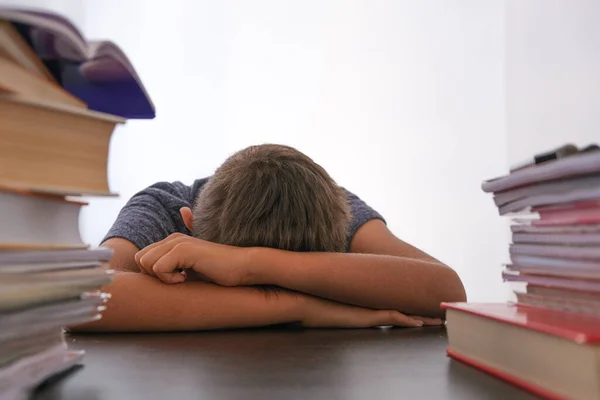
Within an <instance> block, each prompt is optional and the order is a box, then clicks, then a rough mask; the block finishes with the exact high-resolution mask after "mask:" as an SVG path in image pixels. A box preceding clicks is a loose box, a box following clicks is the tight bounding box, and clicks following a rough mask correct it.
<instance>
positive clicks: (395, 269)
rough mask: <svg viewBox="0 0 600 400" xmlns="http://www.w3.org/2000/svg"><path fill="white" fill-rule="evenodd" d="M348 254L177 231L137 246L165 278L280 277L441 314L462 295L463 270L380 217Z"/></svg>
mask: <svg viewBox="0 0 600 400" xmlns="http://www.w3.org/2000/svg"><path fill="white" fill-rule="evenodd" d="M351 251H352V253H350V254H340V253H310V252H307V253H300V252H289V251H282V250H275V249H267V248H239V247H232V246H226V245H222V244H216V243H210V242H206V241H203V240H200V239H195V238H192V237H189V236H186V235H181V234H175V235H171V236H170V237H169V238H167V239H165V240H163V241H161V242H157V243H155V244H153V245H151V246H148V247H147V248H145V249H143V250H142V251H140V252H139V253H137V254H136V256H135V258H136V262H137V264H138V265H139V266H140V267H141V269H142V270H143V271H144V272H145V273H148V274H150V275H154V276H157V277H158V278H159V279H161V280H162V281H164V282H166V283H180V282H183V281H185V280H189V277H188V278H186V277H185V276H184V275H182V274H181V273H180V272H179V269H191V270H193V271H195V272H196V273H197V274H198V275H199V276H200V278H201V279H204V280H207V281H212V282H215V283H217V284H220V285H223V286H246V285H265V284H266V285H276V286H280V287H283V288H287V289H291V290H294V291H298V292H302V293H306V294H309V295H314V296H318V297H321V298H326V299H330V300H333V301H337V302H340V303H346V304H353V305H356V306H361V307H368V308H372V309H380V310H381V309H392V310H397V311H399V312H402V313H407V314H411V315H423V316H431V317H439V316H442V315H443V310H441V309H440V303H441V302H452V301H464V300H465V291H464V288H463V285H462V283H461V281H460V279H459V277H458V275H457V274H456V273H455V272H454V271H453V270H452V269H450V268H449V267H447V266H445V265H444V264H442V263H441V262H439V261H437V260H435V259H433V258H432V257H430V256H428V255H427V254H425V253H423V252H421V251H419V250H418V249H416V248H415V247H412V246H410V245H409V244H407V243H404V242H403V241H401V240H400V239H398V238H396V237H395V236H394V235H393V234H392V233H391V232H390V231H389V230H388V229H387V227H386V226H385V224H384V223H383V222H381V221H379V220H372V221H369V222H367V223H366V224H364V225H363V226H362V227H361V228H360V229H359V230H358V231H357V233H356V234H355V236H354V239H353V241H352V244H351Z"/></svg>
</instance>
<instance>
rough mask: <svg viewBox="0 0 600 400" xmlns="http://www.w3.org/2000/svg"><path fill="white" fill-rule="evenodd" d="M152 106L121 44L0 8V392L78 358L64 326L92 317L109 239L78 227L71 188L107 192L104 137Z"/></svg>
mask: <svg viewBox="0 0 600 400" xmlns="http://www.w3.org/2000/svg"><path fill="white" fill-rule="evenodd" d="M152 117H154V108H153V106H152V103H151V102H150V100H149V98H148V96H147V94H146V92H145V90H144V89H143V86H142V85H141V83H140V81H139V78H137V75H136V74H135V71H134V69H133V67H132V66H131V64H130V63H129V61H128V60H127V58H126V57H125V56H124V54H123V53H122V52H121V51H120V50H119V49H118V47H116V46H115V45H114V44H112V43H110V42H95V43H88V42H86V41H85V40H84V39H83V36H82V35H81V33H80V32H79V31H78V30H77V28H75V26H74V25H73V24H72V23H70V22H69V21H67V20H66V19H64V18H63V17H61V16H59V15H55V14H51V13H47V12H37V11H30V10H19V9H8V8H0V221H1V223H0V398H1V399H16V398H22V397H24V396H26V395H27V393H29V391H30V390H31V389H32V388H34V387H36V386H37V385H38V384H39V383H41V382H42V381H44V380H45V379H47V378H48V377H50V376H52V375H55V374H57V373H59V372H62V371H64V370H66V369H67V368H70V367H71V366H73V365H75V364H78V363H80V361H81V359H82V355H83V353H82V352H81V351H73V350H70V349H69V348H68V346H67V344H66V342H65V338H64V332H65V328H68V327H70V326H74V325H78V324H82V323H85V322H89V321H93V320H95V319H98V318H100V316H101V312H102V311H103V309H104V307H105V306H104V304H105V303H106V301H107V296H106V295H105V294H104V293H102V288H103V287H104V286H105V285H107V284H109V283H110V281H111V279H112V272H111V271H110V270H108V268H107V263H108V261H109V260H110V258H111V256H112V252H111V251H110V250H109V249H103V248H89V246H88V245H86V244H85V243H84V242H83V240H82V238H81V235H80V232H79V224H78V217H79V212H80V209H81V207H83V206H85V203H84V202H81V201H79V200H78V199H77V196H81V195H102V196H107V195H112V194H111V192H110V190H109V187H108V179H107V163H108V150H109V141H110V138H111V135H112V133H113V130H114V128H115V126H116V125H117V124H120V123H123V122H124V121H125V118H152Z"/></svg>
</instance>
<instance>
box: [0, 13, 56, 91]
mask: <svg viewBox="0 0 600 400" xmlns="http://www.w3.org/2000/svg"><path fill="white" fill-rule="evenodd" d="M0 57H3V58H5V59H7V60H10V61H12V62H13V63H15V64H17V65H18V66H20V67H21V68H23V69H24V70H26V71H28V72H29V73H31V74H34V75H36V76H37V77H38V78H41V79H45V80H47V81H48V82H53V83H54V84H56V83H57V82H56V79H55V78H54V76H52V74H51V73H50V71H49V70H48V68H46V65H45V64H44V63H43V62H42V60H40V58H39V57H38V56H37V54H35V52H34V51H33V49H32V48H31V46H30V45H29V43H27V41H26V40H25V39H23V37H22V36H21V34H20V33H19V32H18V31H17V30H16V29H15V27H14V26H13V25H12V24H11V23H10V22H8V21H0Z"/></svg>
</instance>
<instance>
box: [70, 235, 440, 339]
mask: <svg viewBox="0 0 600 400" xmlns="http://www.w3.org/2000/svg"><path fill="white" fill-rule="evenodd" d="M104 246H106V247H110V248H112V249H113V250H114V252H115V255H114V257H113V259H112V260H111V267H112V268H113V269H116V270H117V274H116V276H115V279H114V282H113V283H112V284H111V285H108V286H107V287H106V288H104V290H105V291H108V292H110V293H111V296H112V297H111V299H110V301H109V302H108V306H107V310H105V311H104V312H103V317H102V319H100V320H98V321H95V322H91V323H88V324H84V325H80V326H75V327H71V330H74V331H111V332H115V331H129V332H132V331H191V330H210V329H227V328H243V327H258V326H268V325H277V324H286V323H300V324H301V325H303V326H305V327H336V328H367V327H373V326H379V325H395V326H421V325H437V324H440V323H441V321H439V320H435V319H431V318H421V317H412V318H411V317H407V316H405V315H403V314H401V313H398V312H396V311H387V310H380V311H378V310H371V309H367V308H362V307H355V306H350V305H345V304H340V303H337V302H333V301H328V300H325V299H320V298H317V297H313V296H310V295H305V294H302V293H297V292H294V291H288V290H278V291H275V292H267V293H265V292H264V291H262V290H259V289H258V288H254V287H224V286H219V285H215V284H212V283H206V282H201V281H191V282H185V283H183V284H180V285H167V284H164V283H163V282H161V281H160V280H158V279H156V278H154V277H151V276H148V275H146V274H141V273H137V272H130V271H139V270H138V268H137V265H136V263H135V260H134V255H135V254H136V253H137V252H138V249H137V248H136V247H135V245H133V244H132V243H131V242H129V241H127V240H124V239H109V240H108V241H107V242H106V243H104Z"/></svg>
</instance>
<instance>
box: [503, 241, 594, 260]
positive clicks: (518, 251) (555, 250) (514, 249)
mask: <svg viewBox="0 0 600 400" xmlns="http://www.w3.org/2000/svg"><path fill="white" fill-rule="evenodd" d="M508 250H509V252H510V254H511V256H512V255H522V256H538V257H555V258H563V259H568V260H594V261H600V247H598V246H572V245H546V244H521V243H513V244H511V245H510V246H509V249H508Z"/></svg>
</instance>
